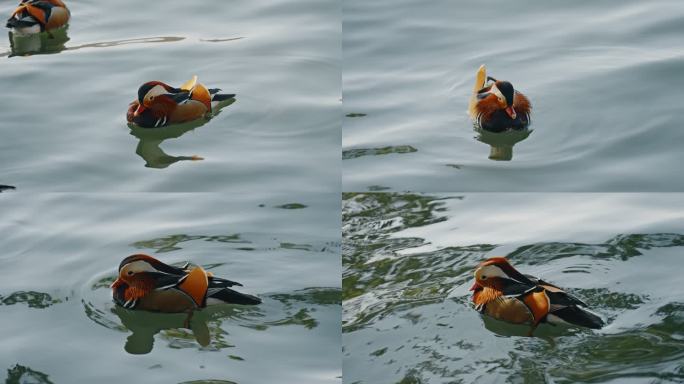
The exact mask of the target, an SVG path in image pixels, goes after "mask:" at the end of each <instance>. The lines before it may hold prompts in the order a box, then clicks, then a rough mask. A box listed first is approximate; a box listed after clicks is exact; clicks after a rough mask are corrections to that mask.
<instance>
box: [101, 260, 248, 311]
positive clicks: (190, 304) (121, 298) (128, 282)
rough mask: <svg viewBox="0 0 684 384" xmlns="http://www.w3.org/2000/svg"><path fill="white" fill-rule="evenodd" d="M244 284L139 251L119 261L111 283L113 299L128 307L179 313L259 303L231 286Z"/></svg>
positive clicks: (196, 267) (200, 268)
mask: <svg viewBox="0 0 684 384" xmlns="http://www.w3.org/2000/svg"><path fill="white" fill-rule="evenodd" d="M236 285H237V286H242V284H240V283H237V282H235V281H230V280H226V279H222V278H219V277H215V276H213V275H212V274H211V272H207V271H205V270H204V269H202V267H199V266H195V267H193V268H189V265H188V264H186V265H184V266H183V267H180V268H179V267H174V266H171V265H168V264H164V263H162V262H161V261H159V260H157V259H155V258H153V257H152V256H148V255H143V254H136V255H131V256H128V257H126V258H125V259H123V261H122V262H121V264H119V276H118V278H117V279H116V280H115V281H114V283H112V285H111V288H112V296H113V298H114V302H115V303H116V304H118V305H120V306H122V307H124V308H126V309H142V310H146V311H153V312H167V313H179V312H189V311H192V310H194V309H200V308H205V307H207V306H209V305H215V304H244V305H255V304H260V303H261V299H259V298H258V297H256V296H252V295H247V294H244V293H240V292H237V291H234V290H232V289H230V287H233V286H236Z"/></svg>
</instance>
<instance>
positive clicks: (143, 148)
mask: <svg viewBox="0 0 684 384" xmlns="http://www.w3.org/2000/svg"><path fill="white" fill-rule="evenodd" d="M234 102H235V98H231V99H228V100H226V101H225V102H223V103H221V105H220V106H219V108H225V107H228V106H229V105H231V104H233V103H234ZM219 113H221V110H220V109H218V110H217V111H215V112H213V113H212V114H210V115H207V116H206V117H203V118H200V119H197V120H194V121H191V122H188V123H183V124H174V125H170V126H166V127H160V128H142V127H139V126H137V125H135V124H130V123H129V124H128V127H129V128H130V129H131V135H133V136H135V137H136V138H138V140H139V141H138V146H137V147H136V148H135V153H136V154H137V155H138V156H140V157H142V158H143V160H145V167H148V168H157V169H162V168H166V167H168V166H169V165H172V164H175V163H177V162H179V161H184V160H190V161H199V160H204V158H202V157H201V156H197V155H190V156H172V155H168V154H167V153H166V152H164V150H163V149H162V148H161V144H162V143H163V142H164V141H166V140H168V139H177V138H179V137H181V136H183V135H185V134H186V133H187V132H190V131H193V130H195V129H196V128H199V127H201V126H203V125H204V124H206V123H208V122H209V121H210V120H211V118H213V117H214V116H216V115H218V114H219Z"/></svg>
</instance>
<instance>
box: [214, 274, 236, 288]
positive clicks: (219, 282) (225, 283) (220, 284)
mask: <svg viewBox="0 0 684 384" xmlns="http://www.w3.org/2000/svg"><path fill="white" fill-rule="evenodd" d="M235 285H237V286H239V287H242V284H240V283H238V282H237V281H231V280H227V279H222V278H220V277H214V276H212V277H210V278H209V288H224V287H232V286H235Z"/></svg>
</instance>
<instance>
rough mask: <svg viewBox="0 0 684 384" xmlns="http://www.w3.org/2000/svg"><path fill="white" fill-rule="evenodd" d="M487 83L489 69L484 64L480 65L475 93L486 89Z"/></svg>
mask: <svg viewBox="0 0 684 384" xmlns="http://www.w3.org/2000/svg"><path fill="white" fill-rule="evenodd" d="M486 82H487V68H486V67H485V65H484V64H482V65H480V68H478V69H477V75H475V86H474V87H473V92H474V93H477V91H479V90H480V89H482V88H484V86H485V83H486Z"/></svg>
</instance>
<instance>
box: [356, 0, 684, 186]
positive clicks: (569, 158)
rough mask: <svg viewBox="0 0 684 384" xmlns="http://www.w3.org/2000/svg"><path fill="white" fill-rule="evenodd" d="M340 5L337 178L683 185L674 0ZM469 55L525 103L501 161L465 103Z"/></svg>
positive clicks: (397, 182)
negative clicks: (519, 134) (523, 118)
mask: <svg viewBox="0 0 684 384" xmlns="http://www.w3.org/2000/svg"><path fill="white" fill-rule="evenodd" d="M343 8H344V13H343V20H344V34H343V52H344V53H343V68H344V71H343V94H344V112H345V114H346V115H347V116H348V117H346V118H345V119H344V123H343V147H344V148H343V149H344V152H345V153H344V156H343V157H344V160H343V190H345V191H367V190H383V189H391V190H399V191H406V190H411V191H419V192H421V191H490V192H499V191H501V192H508V191H532V192H539V191H561V192H563V191H592V192H597V191H615V192H622V191H682V190H684V177H682V176H684V173H683V171H682V167H680V166H679V164H682V162H684V151H682V150H681V148H680V143H681V142H682V141H683V140H684V130H682V129H681V113H682V102H681V99H682V94H683V93H682V87H683V86H684V71H682V68H684V39H682V36H683V35H684V6H682V3H681V2H680V1H676V0H673V1H667V0H657V1H649V2H643V1H620V2H615V1H606V0H602V1H581V2H561V1H532V2H525V3H515V4H513V3H510V2H507V1H502V0H487V1H480V2H477V3H472V2H459V1H448V0H436V1H430V2H421V1H408V0H378V1H363V0H345V1H344V6H343ZM480 64H487V66H488V68H489V71H490V74H491V75H492V76H494V77H497V78H499V79H506V80H509V81H511V82H512V83H513V85H514V86H515V87H516V88H517V89H519V90H520V91H522V92H523V93H525V94H526V95H528V96H529V98H530V99H531V101H532V103H533V107H534V109H533V116H532V122H533V124H532V129H533V130H534V131H533V132H532V134H531V135H530V136H529V137H528V138H527V139H525V140H524V141H521V142H518V143H517V144H516V145H515V146H514V148H513V158H512V160H511V161H507V162H506V161H492V160H490V159H489V158H488V157H489V152H490V147H489V145H487V144H484V143H482V142H480V141H478V140H476V139H475V138H474V137H475V136H476V133H475V132H473V129H472V126H471V123H470V121H469V119H468V116H467V114H466V108H467V103H468V98H469V95H470V92H471V89H472V86H473V82H474V76H475V71H476V70H477V68H478V67H479V65H480Z"/></svg>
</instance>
